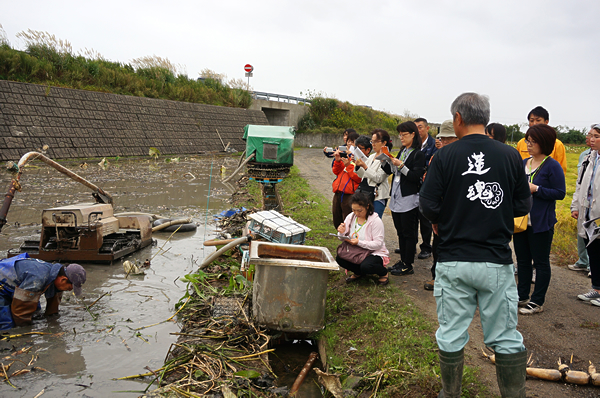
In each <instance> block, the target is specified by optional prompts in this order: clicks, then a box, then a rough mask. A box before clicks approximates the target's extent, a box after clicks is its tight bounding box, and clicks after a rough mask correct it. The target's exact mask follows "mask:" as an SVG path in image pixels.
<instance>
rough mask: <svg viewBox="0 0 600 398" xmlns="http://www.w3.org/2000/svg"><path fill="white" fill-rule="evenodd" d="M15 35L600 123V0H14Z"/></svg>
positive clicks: (359, 98) (369, 99)
mask: <svg viewBox="0 0 600 398" xmlns="http://www.w3.org/2000/svg"><path fill="white" fill-rule="evenodd" d="M0 10H2V11H0V24H2V26H3V27H4V30H5V31H6V33H7V35H8V38H9V40H10V42H11V44H12V46H13V47H16V48H21V49H22V48H23V43H22V42H21V41H20V40H19V39H17V38H16V37H15V35H16V34H17V33H18V32H20V31H24V30H27V29H33V30H39V31H46V32H48V33H51V34H54V35H56V36H57V37H58V38H61V39H66V40H68V41H70V42H71V44H72V46H73V48H74V50H76V51H78V50H81V49H83V48H86V47H87V48H93V49H94V50H96V51H97V52H99V53H100V54H102V55H103V56H104V57H105V58H107V59H109V60H111V61H119V62H129V61H130V60H132V59H134V58H138V57H142V56H146V55H158V56H161V57H164V58H168V59H169V60H170V61H171V62H172V63H175V64H181V65H184V66H185V69H186V71H187V74H188V76H189V77H194V78H195V77H198V73H199V72H200V71H201V70H202V69H204V68H209V69H212V70H214V71H216V72H218V73H223V74H225V75H227V77H228V78H230V79H231V78H243V77H244V70H243V67H244V65H245V64H246V63H250V64H252V65H253V66H254V77H252V78H251V79H250V84H251V86H252V87H253V89H254V90H256V91H266V92H270V93H278V94H286V95H292V96H300V95H301V94H300V93H301V92H302V93H306V92H307V91H308V90H311V91H315V92H322V93H325V94H327V95H328V96H331V97H335V98H337V99H339V100H343V101H349V102H351V103H353V104H360V105H370V106H372V107H373V108H375V109H379V110H384V111H388V112H392V113H397V114H403V113H404V112H405V111H409V112H410V113H412V114H417V115H419V116H422V117H425V118H427V119H428V120H429V121H431V122H437V123H440V122H442V121H443V120H445V119H449V118H450V117H451V115H450V104H451V102H452V100H453V99H454V98H456V96H457V95H459V94H460V93H462V92H465V91H475V92H478V93H482V94H486V95H488V96H489V97H490V101H491V105H492V117H491V121H493V122H500V123H504V124H514V123H525V122H526V117H527V113H528V112H529V111H530V110H531V109H532V108H533V107H535V106H537V105H542V106H544V107H545V108H546V109H548V111H549V112H550V124H551V125H559V124H560V125H568V126H571V127H576V128H583V127H589V125H590V124H592V123H600V85H599V80H600V79H599V76H600V73H599V71H600V2H599V1H595V0H588V1H581V0H570V1H564V0H562V1H560V0H533V1H529V0H519V1H513V0H504V1H490V0H488V1H481V0H478V1H475V0H467V1H464V0H463V1H443V0H430V1H428V0H396V1H380V0H371V1H368V2H367V1H357V0H346V1H337V0H336V1H330V0H304V1H302V0H299V1H298V0H296V1H285V0H279V1H270V0H254V1H249V0H246V1H228V0H220V1H156V0H146V1H127V0H121V1H114V0H104V1H101V2H98V1H95V2H89V1H60V0H57V1H47V0H45V1H38V0H32V1H28V2H18V1H14V0H0Z"/></svg>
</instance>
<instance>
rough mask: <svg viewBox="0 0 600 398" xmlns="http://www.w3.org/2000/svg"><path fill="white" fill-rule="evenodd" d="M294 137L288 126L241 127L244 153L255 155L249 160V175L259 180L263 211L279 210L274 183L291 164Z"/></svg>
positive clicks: (251, 178) (293, 131)
mask: <svg viewBox="0 0 600 398" xmlns="http://www.w3.org/2000/svg"><path fill="white" fill-rule="evenodd" d="M295 136H296V132H295V130H294V127H290V126H261V125H254V124H248V125H247V126H246V127H244V137H243V140H244V141H246V156H251V155H252V154H254V158H253V159H252V161H249V162H248V167H247V173H248V177H249V178H250V180H254V181H257V182H260V183H261V185H262V193H263V195H262V196H263V208H264V209H265V210H281V199H280V198H279V195H278V193H277V190H276V189H275V186H276V185H275V184H277V183H278V182H281V181H283V179H284V178H285V176H286V175H288V173H289V172H290V167H292V165H293V164H294V137H295Z"/></svg>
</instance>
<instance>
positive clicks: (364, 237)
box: [336, 192, 390, 285]
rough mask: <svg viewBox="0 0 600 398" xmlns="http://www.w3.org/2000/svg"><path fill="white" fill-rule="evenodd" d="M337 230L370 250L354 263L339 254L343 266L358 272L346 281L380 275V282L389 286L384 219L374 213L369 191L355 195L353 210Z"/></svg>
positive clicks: (356, 243)
mask: <svg viewBox="0 0 600 398" xmlns="http://www.w3.org/2000/svg"><path fill="white" fill-rule="evenodd" d="M337 230H338V232H339V233H340V234H341V235H345V236H348V237H350V240H349V241H348V242H349V243H350V244H351V245H355V246H358V247H361V248H363V249H365V250H367V251H370V254H369V255H368V256H367V257H366V258H365V259H364V260H363V261H362V262H361V263H360V264H354V263H352V262H350V261H348V260H345V259H343V258H341V257H340V256H339V255H338V256H337V257H336V261H337V263H338V264H339V265H340V267H342V268H345V269H347V270H349V271H352V272H353V273H354V275H351V276H349V277H348V278H346V283H350V282H354V281H356V280H358V279H360V278H361V277H362V276H363V275H369V274H376V275H378V276H379V279H378V280H377V283H378V284H379V285H387V284H388V282H389V280H388V271H387V269H386V265H387V264H388V263H389V262H390V258H389V252H388V250H387V248H386V247H385V242H384V228H383V222H382V221H381V219H380V218H379V216H378V215H377V214H376V213H375V212H374V208H373V202H371V201H370V200H369V197H368V196H367V195H366V194H364V193H361V192H358V193H355V194H354V195H353V196H352V213H350V214H349V215H348V216H347V217H346V219H345V220H344V222H343V223H341V224H340V225H339V226H338V228H337Z"/></svg>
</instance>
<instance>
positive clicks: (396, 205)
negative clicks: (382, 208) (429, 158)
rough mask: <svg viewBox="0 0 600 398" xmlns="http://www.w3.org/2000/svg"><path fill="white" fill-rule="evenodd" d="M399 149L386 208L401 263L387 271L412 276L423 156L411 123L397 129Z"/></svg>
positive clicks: (423, 166)
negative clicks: (389, 211)
mask: <svg viewBox="0 0 600 398" xmlns="http://www.w3.org/2000/svg"><path fill="white" fill-rule="evenodd" d="M396 130H398V133H399V136H400V141H402V148H401V149H400V152H398V155H397V156H396V158H395V159H392V163H393V164H394V166H396V170H394V179H393V182H392V188H391V192H390V195H391V197H390V201H389V208H390V210H391V212H392V219H393V220H394V227H396V233H397V234H398V242H399V244H400V249H399V251H400V260H399V261H398V262H397V263H396V264H394V265H393V266H392V267H391V268H390V272H391V274H392V275H410V274H414V273H415V271H414V270H413V263H414V261H415V253H416V251H417V241H418V234H417V228H418V227H417V226H418V218H419V189H420V188H421V181H422V179H423V173H425V155H424V154H423V152H421V151H420V148H421V136H420V135H419V129H418V128H417V125H416V124H414V123H413V122H404V123H402V124H400V125H398V127H396Z"/></svg>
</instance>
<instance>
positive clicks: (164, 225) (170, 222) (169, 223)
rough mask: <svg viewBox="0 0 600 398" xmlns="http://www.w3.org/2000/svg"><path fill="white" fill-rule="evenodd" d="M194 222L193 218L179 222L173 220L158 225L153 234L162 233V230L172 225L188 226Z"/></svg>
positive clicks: (181, 219) (182, 219)
mask: <svg viewBox="0 0 600 398" xmlns="http://www.w3.org/2000/svg"><path fill="white" fill-rule="evenodd" d="M191 222H192V218H191V217H190V218H180V219H179V220H171V221H167V222H165V223H163V224H160V225H157V226H156V227H153V228H152V232H156V231H160V230H161V229H165V228H167V227H170V226H171V225H179V224H188V223H191Z"/></svg>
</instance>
